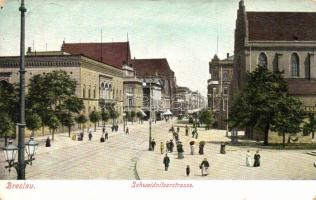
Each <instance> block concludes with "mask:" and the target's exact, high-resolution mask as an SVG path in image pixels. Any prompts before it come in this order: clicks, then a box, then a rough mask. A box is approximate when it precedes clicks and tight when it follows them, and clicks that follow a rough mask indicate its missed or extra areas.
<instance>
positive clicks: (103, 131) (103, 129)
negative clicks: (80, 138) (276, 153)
mask: <svg viewBox="0 0 316 200" xmlns="http://www.w3.org/2000/svg"><path fill="white" fill-rule="evenodd" d="M102 133H103V134H104V133H105V126H103V128H102Z"/></svg>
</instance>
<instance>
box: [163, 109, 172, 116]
mask: <svg viewBox="0 0 316 200" xmlns="http://www.w3.org/2000/svg"><path fill="white" fill-rule="evenodd" d="M162 115H172V112H171V111H170V110H167V111H166V112H164V113H162Z"/></svg>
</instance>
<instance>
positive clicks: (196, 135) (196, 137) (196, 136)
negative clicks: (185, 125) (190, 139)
mask: <svg viewBox="0 0 316 200" xmlns="http://www.w3.org/2000/svg"><path fill="white" fill-rule="evenodd" d="M198 136H199V134H198V132H197V131H195V139H198Z"/></svg>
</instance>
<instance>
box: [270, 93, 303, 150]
mask: <svg viewBox="0 0 316 200" xmlns="http://www.w3.org/2000/svg"><path fill="white" fill-rule="evenodd" d="M304 114H305V113H304V110H303V108H302V103H301V102H300V101H299V100H298V99H297V98H294V97H289V96H287V97H285V98H282V99H281V100H280V102H279V110H278V112H277V113H276V114H275V118H274V121H273V124H272V127H271V129H272V130H273V131H277V132H279V133H282V136H283V140H282V141H283V142H282V143H283V147H285V133H290V134H296V133H298V132H299V131H300V130H301V128H300V125H301V124H302V122H303V118H304Z"/></svg>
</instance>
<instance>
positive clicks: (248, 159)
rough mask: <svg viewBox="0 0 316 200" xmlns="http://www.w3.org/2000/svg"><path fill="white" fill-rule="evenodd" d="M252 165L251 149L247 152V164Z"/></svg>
mask: <svg viewBox="0 0 316 200" xmlns="http://www.w3.org/2000/svg"><path fill="white" fill-rule="evenodd" d="M251 165H252V160H251V154H250V151H249V149H248V150H247V154H246V166H247V167H250V166H251Z"/></svg>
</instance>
